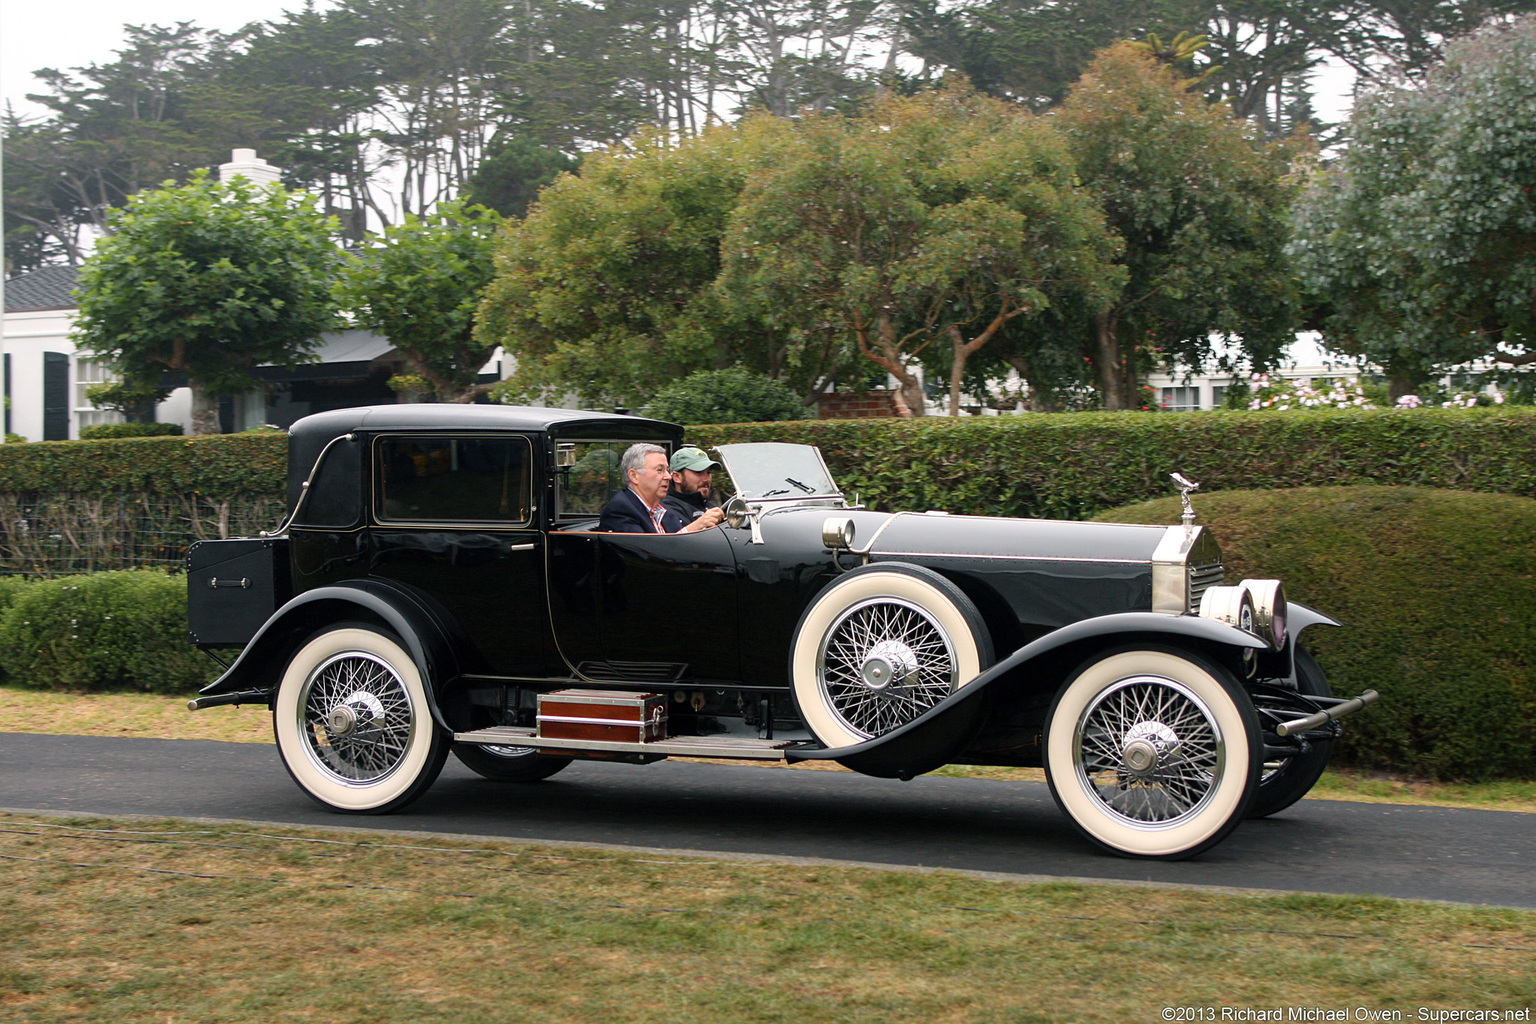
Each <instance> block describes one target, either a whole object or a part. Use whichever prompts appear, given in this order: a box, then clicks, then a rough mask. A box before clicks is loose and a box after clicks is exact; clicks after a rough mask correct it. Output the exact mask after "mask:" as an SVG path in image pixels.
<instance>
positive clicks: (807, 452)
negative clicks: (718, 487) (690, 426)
mask: <svg viewBox="0 0 1536 1024" xmlns="http://www.w3.org/2000/svg"><path fill="white" fill-rule="evenodd" d="M714 450H715V452H716V453H717V454H718V455H719V456H720V462H721V464H722V465H723V466H724V467H725V471H726V472H727V473H728V474H730V478H731V483H732V484H733V485H734V486H735V488H736V493H737V494H738V495H740V496H741V498H742V499H743V500H745V501H746V502H747V503H748V504H751V505H756V506H767V507H773V506H777V505H806V504H815V505H833V506H835V507H838V508H841V507H844V506H846V505H847V501H846V499H845V498H844V496H843V492H842V490H841V489H840V488H839V487H838V485H837V481H836V480H834V479H833V478H832V472H831V470H829V469H828V468H827V461H826V459H824V458H822V455H821V449H820V448H817V447H816V446H815V445H813V444H795V443H792V442H787V441H748V442H742V443H739V444H722V445H716V446H715V449H714ZM797 456H798V457H800V458H801V459H802V460H806V459H809V460H814V463H815V469H816V470H817V472H818V473H819V477H818V476H817V475H816V474H813V473H811V472H806V471H804V470H801V469H796V467H795V462H794V461H793V460H794V459H795V457H797ZM770 462H773V463H776V465H773V466H772V467H771V468H770V467H769V466H767V465H765V463H770ZM801 464H802V465H804V462H802V463H801ZM785 467H787V469H786V468H785ZM781 473H782V475H781ZM801 477H808V478H810V479H806V480H802V479H801ZM770 478H772V479H770ZM791 478H793V479H791ZM780 482H782V483H785V484H791V483H796V482H798V483H799V484H800V487H791V486H786V487H784V488H783V491H784V492H785V493H776V491H777V490H778V488H774V487H770V486H768V484H769V483H780ZM748 485H751V487H753V488H756V489H757V490H758V491H759V492H760V493H756V494H754V493H753V491H752V490H751V489H749V487H748ZM812 485H814V486H812ZM807 487H809V488H810V490H804V489H803V488H807Z"/></svg>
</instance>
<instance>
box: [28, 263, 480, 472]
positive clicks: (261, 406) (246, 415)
mask: <svg viewBox="0 0 1536 1024" xmlns="http://www.w3.org/2000/svg"><path fill="white" fill-rule="evenodd" d="M75 274H76V270H75V268H74V267H43V268H41V269H38V270H35V271H32V272H31V273H28V274H21V275H18V276H17V277H14V278H12V279H11V280H9V281H7V282H5V333H4V339H5V347H4V352H5V431H6V433H7V434H16V435H20V436H21V437H24V438H26V439H27V440H29V441H63V440H74V439H78V438H79V437H80V428H82V427H88V426H91V425H92V424H96V423H117V422H121V420H122V416H121V415H120V414H119V413H116V412H113V411H109V410H104V409H97V408H96V407H95V406H94V405H92V404H91V401H90V399H89V398H87V397H86V389H87V388H89V387H90V386H91V385H92V384H99V383H102V382H104V381H107V380H109V379H111V378H110V376H109V374H108V373H107V371H106V369H105V368H104V367H103V366H102V365H101V363H100V362H98V361H97V360H95V359H91V358H90V357H88V356H84V355H80V354H79V353H77V352H76V351H75V345H74V342H72V341H71V340H70V337H69V331H70V327H71V325H72V324H73V322H74V318H75V312H76V304H75V300H74V298H73V296H72V295H71V292H72V291H73V289H74V286H75ZM316 356H317V359H318V361H317V362H315V363H312V364H306V365H302V366H298V367H296V368H294V369H292V370H288V369H284V368H282V367H277V366H261V367H258V368H257V369H256V373H255V376H256V377H257V379H258V380H260V381H261V382H262V386H261V387H260V388H258V389H256V390H254V391H251V392H248V393H246V394H244V395H240V396H237V397H235V398H225V399H223V400H222V401H221V403H220V410H219V412H220V426H221V427H222V429H223V430H224V431H225V432H233V431H237V430H246V429H249V428H250V427H254V426H258V425H261V424H264V423H265V424H271V425H273V426H278V427H287V426H289V425H291V424H292V423H293V421H294V420H296V419H298V418H299V417H301V416H307V415H309V414H310V413H312V412H324V411H326V410H328V409H342V408H347V407H349V406H355V405H387V404H390V403H393V402H396V401H399V396H398V395H397V394H396V393H395V392H394V391H392V390H391V389H390V388H389V387H388V385H387V384H386V383H385V382H386V381H387V380H388V379H389V377H390V375H391V374H393V373H395V372H398V370H399V369H400V366H401V362H400V359H399V357H398V356H397V355H396V353H395V350H394V348H393V346H391V345H390V343H389V341H388V340H387V339H385V338H383V337H381V336H379V335H377V334H374V333H372V332H371V331H342V332H339V333H335V334H327V335H324V336H322V338H321V340H320V346H319V348H318V350H317V352H316ZM507 362H508V361H507V360H503V359H502V358H501V351H500V350H499V349H498V350H497V351H496V353H494V355H493V357H492V359H491V361H490V362H489V363H487V364H486V366H485V367H484V368H483V369H482V370H481V377H480V379H481V380H482V381H485V380H499V379H501V378H502V377H503V376H505V372H504V371H503V365H504V364H505V363H507ZM168 382H170V383H175V382H176V378H175V377H170V378H168ZM155 419H156V420H158V421H159V422H162V423H180V424H181V425H182V428H183V429H184V430H185V431H187V432H188V433H191V430H192V398H191V391H190V390H189V389H188V388H186V387H178V388H176V389H175V390H174V391H172V392H171V396H170V398H168V399H167V400H166V401H164V402H162V403H161V404H160V405H159V406H158V407H157V408H156V410H155Z"/></svg>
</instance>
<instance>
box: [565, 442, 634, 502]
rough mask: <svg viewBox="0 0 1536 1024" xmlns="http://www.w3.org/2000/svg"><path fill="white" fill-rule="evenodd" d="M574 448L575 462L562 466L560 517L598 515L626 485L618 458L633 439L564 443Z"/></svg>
mask: <svg viewBox="0 0 1536 1024" xmlns="http://www.w3.org/2000/svg"><path fill="white" fill-rule="evenodd" d="M567 444H569V445H570V448H571V449H573V450H572V452H571V456H569V457H574V459H575V465H572V466H564V467H562V468H561V469H560V496H559V506H558V507H559V516H560V518H562V519H567V518H572V517H577V516H595V515H599V514H601V513H602V511H603V506H604V505H606V504H608V499H609V498H611V497H613V492H614V491H617V490H620V489H622V488H623V487H624V486H625V482H624V480H623V478H622V477H621V476H620V474H619V459H620V458H622V457H623V455H624V449H626V448H628V447H629V446H630V445H631V444H634V442H633V441H577V442H575V443H574V444H570V442H564V443H562V445H561V447H562V448H564V447H565V446H566V445H567Z"/></svg>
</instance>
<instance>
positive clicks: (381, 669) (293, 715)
mask: <svg viewBox="0 0 1536 1024" xmlns="http://www.w3.org/2000/svg"><path fill="white" fill-rule="evenodd" d="M273 731H274V733H275V734H276V737H277V747H278V751H279V753H280V754H281V755H282V759H283V766H284V767H286V768H287V769H288V774H290V775H292V776H293V779H294V781H295V782H297V783H298V784H299V788H300V789H302V790H304V792H305V793H307V794H309V795H310V796H311V797H312V798H314V799H315V800H316V801H317V802H318V803H320V804H322V805H324V806H326V807H328V808H330V809H332V810H335V811H342V812H346V813H352V814H383V813H386V812H389V811H393V810H398V809H399V808H401V807H404V806H405V805H406V804H408V803H410V802H411V801H412V800H414V799H416V797H418V796H420V795H421V794H422V793H423V792H425V791H426V789H427V787H428V786H430V785H432V783H433V781H434V780H435V779H436V778H437V775H438V773H439V772H440V771H442V768H443V762H444V761H445V760H446V759H447V757H448V745H449V743H448V738H447V735H446V734H445V733H444V732H443V730H441V729H439V728H438V727H437V724H436V723H435V722H434V721H433V720H432V715H431V712H430V711H429V709H428V706H427V693H426V688H425V686H424V684H423V682H422V678H421V671H420V670H419V669H418V668H417V666H416V663H415V661H414V660H413V659H412V658H411V656H410V655H409V654H408V653H407V652H406V651H405V649H404V648H403V647H402V646H401V645H400V643H399V642H398V641H397V640H396V639H395V638H394V637H392V636H389V635H387V634H385V633H383V632H381V631H379V630H376V629H373V628H370V627H368V626H363V625H357V626H342V627H338V628H335V629H330V630H326V631H324V632H321V633H317V634H316V635H314V636H312V637H311V638H310V639H309V640H308V641H306V642H305V644H304V645H303V646H302V647H300V648H299V649H298V651H296V652H295V653H294V655H293V657H292V658H291V659H290V660H289V662H288V668H287V669H286V671H284V673H283V679H282V682H281V683H280V684H279V686H278V691H277V704H276V707H275V709H274V712H273Z"/></svg>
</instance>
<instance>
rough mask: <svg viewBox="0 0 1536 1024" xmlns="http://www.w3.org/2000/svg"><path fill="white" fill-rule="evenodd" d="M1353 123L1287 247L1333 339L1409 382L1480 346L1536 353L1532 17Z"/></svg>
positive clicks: (1306, 200)
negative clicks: (1347, 141)
mask: <svg viewBox="0 0 1536 1024" xmlns="http://www.w3.org/2000/svg"><path fill="white" fill-rule="evenodd" d="M1350 134H1351V143H1350V146H1349V149H1348V150H1347V151H1346V152H1345V154H1344V156H1343V158H1342V160H1341V161H1340V162H1339V164H1338V165H1337V166H1336V167H1334V168H1332V169H1331V170H1329V171H1327V172H1326V173H1324V174H1322V175H1320V176H1319V177H1318V179H1317V180H1316V181H1315V182H1314V183H1313V185H1312V187H1311V188H1310V189H1309V190H1308V191H1307V193H1306V195H1305V196H1304V197H1303V199H1302V201H1301V203H1300V204H1299V207H1298V210H1297V214H1296V232H1297V238H1296V241H1295V242H1294V243H1293V244H1292V247H1291V252H1292V255H1293V257H1294V259H1295V260H1296V264H1297V267H1298V268H1299V271H1300V273H1301V274H1302V277H1303V279H1304V281H1305V283H1306V284H1307V285H1308V286H1309V287H1310V288H1311V289H1312V290H1313V291H1314V292H1315V293H1316V294H1317V296H1318V297H1319V298H1321V299H1322V300H1323V301H1324V303H1325V317H1324V320H1323V327H1324V329H1325V334H1326V337H1327V338H1328V339H1329V341H1330V342H1331V343H1333V344H1334V345H1335V346H1336V347H1337V348H1339V349H1341V350H1342V351H1344V352H1348V353H1352V354H1356V355H1359V356H1362V357H1364V358H1366V359H1369V360H1371V361H1372V362H1374V363H1376V364H1377V365H1379V366H1382V367H1384V368H1385V369H1386V370H1387V372H1388V376H1389V377H1390V378H1391V381H1392V386H1393V389H1394V391H1395V392H1396V393H1398V394H1403V393H1406V392H1407V391H1408V390H1410V389H1411V388H1413V387H1414V386H1416V385H1417V384H1418V383H1420V382H1422V381H1423V380H1424V379H1426V378H1427V377H1429V376H1431V375H1432V374H1434V373H1436V372H1438V371H1441V370H1443V369H1444V368H1446V367H1448V366H1452V365H1455V364H1457V363H1461V362H1465V361H1468V360H1472V359H1486V360H1490V361H1493V362H1498V363H1506V364H1512V365H1523V364H1530V363H1536V16H1527V17H1525V18H1522V19H1519V20H1518V21H1516V22H1515V23H1514V24H1512V25H1507V26H1502V25H1501V26H1494V27H1490V28H1487V29H1484V30H1483V31H1480V32H1478V33H1476V34H1474V35H1472V36H1470V37H1468V38H1467V39H1465V40H1462V41H1460V42H1457V43H1455V44H1453V45H1452V46H1451V48H1450V49H1449V51H1448V53H1447V57H1446V62H1445V65H1444V66H1443V67H1441V68H1439V69H1437V70H1435V71H1434V72H1433V73H1432V74H1431V75H1430V76H1429V78H1428V80H1427V81H1426V82H1425V83H1424V85H1423V87H1422V88H1393V89H1385V90H1382V91H1380V92H1378V93H1376V94H1375V95H1373V96H1371V97H1369V98H1368V99H1367V100H1366V101H1365V102H1363V103H1362V104H1360V106H1359V107H1358V108H1357V109H1356V111H1355V113H1354V115H1353V117H1352V118H1351V120H1350Z"/></svg>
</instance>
